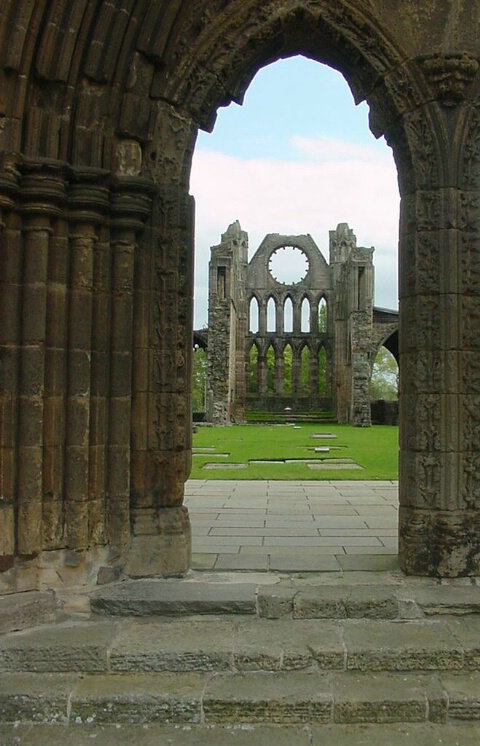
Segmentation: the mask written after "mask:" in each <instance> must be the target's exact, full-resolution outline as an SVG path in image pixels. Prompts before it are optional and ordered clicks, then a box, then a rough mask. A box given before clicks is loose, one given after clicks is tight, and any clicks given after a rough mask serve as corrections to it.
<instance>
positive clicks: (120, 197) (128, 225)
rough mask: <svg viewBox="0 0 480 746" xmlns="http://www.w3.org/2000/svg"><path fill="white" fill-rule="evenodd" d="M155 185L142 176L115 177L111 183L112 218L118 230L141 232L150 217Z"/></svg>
mask: <svg viewBox="0 0 480 746" xmlns="http://www.w3.org/2000/svg"><path fill="white" fill-rule="evenodd" d="M154 191H155V184H154V183H153V182H152V181H150V180H149V179H147V178H143V177H140V176H118V175H117V176H115V177H113V179H112V181H111V218H112V226H113V227H114V228H116V229H117V230H131V231H132V230H133V231H134V232H135V233H138V232H139V231H141V230H142V229H143V227H144V225H145V221H146V220H147V218H148V216H149V215H150V210H151V204H152V195H153V193H154Z"/></svg>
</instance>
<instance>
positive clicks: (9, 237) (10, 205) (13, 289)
mask: <svg viewBox="0 0 480 746" xmlns="http://www.w3.org/2000/svg"><path fill="white" fill-rule="evenodd" d="M18 177H19V174H17V173H15V172H14V171H7V170H2V173H0V320H1V321H0V495H1V502H0V525H1V526H2V530H1V532H0V572H3V571H5V570H8V569H9V568H10V567H12V565H13V562H14V554H15V500H16V454H15V448H16V430H17V416H18V398H17V397H18V387H19V381H18V374H19V345H20V308H21V263H20V262H19V261H18V260H19V241H18V238H19V231H18V226H15V222H18V220H16V218H15V215H14V209H15V198H16V195H17V192H18Z"/></svg>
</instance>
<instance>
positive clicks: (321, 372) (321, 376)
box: [318, 345, 327, 396]
mask: <svg viewBox="0 0 480 746" xmlns="http://www.w3.org/2000/svg"><path fill="white" fill-rule="evenodd" d="M318 393H319V395H320V396H326V395H327V351H326V349H325V346H324V345H320V349H319V351H318Z"/></svg>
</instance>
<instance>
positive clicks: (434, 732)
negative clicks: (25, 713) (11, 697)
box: [0, 723, 480, 746]
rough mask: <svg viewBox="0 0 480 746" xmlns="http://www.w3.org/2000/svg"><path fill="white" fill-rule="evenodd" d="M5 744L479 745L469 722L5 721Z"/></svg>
mask: <svg viewBox="0 0 480 746" xmlns="http://www.w3.org/2000/svg"><path fill="white" fill-rule="evenodd" d="M0 743H1V744H2V746H46V744H48V746H65V743H68V745H69V746H92V744H95V743H96V744H101V746H131V745H132V744H135V746H160V745H161V746H164V745H165V746H166V745H167V744H168V746H225V744H232V746H385V744H388V746H439V744H444V745H446V746H478V744H479V743H480V726H478V725H476V724H473V723H469V724H468V725H464V724H461V725H460V724H445V723H408V724H397V723H390V724H387V725H361V724H356V725H309V724H305V723H302V724H299V725H285V724H282V725H250V724H247V725H245V724H243V725H233V726H232V725H226V726H225V725H196V726H194V727H192V726H191V725H177V726H174V725H158V724H142V727H139V726H138V725H124V724H120V723H117V724H115V725H79V724H76V725H74V726H68V725H61V724H56V725H41V724H28V725H20V726H19V725H3V726H2V725H0Z"/></svg>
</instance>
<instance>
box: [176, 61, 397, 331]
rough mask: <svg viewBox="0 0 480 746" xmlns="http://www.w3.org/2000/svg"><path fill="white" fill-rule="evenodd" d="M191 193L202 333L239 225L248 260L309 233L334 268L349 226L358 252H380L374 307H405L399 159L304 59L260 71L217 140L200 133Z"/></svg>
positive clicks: (225, 116)
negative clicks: (339, 236)
mask: <svg viewBox="0 0 480 746" xmlns="http://www.w3.org/2000/svg"><path fill="white" fill-rule="evenodd" d="M190 191H191V193H192V194H193V195H194V196H195V200H196V239H195V244H196V249H195V250H196V261H195V322H194V325H195V328H197V329H198V328H200V327H202V326H206V325H207V319H208V315H207V314H208V310H207V306H208V289H207V284H208V261H209V258H210V247H211V246H213V245H215V244H218V243H219V242H220V239H221V234H222V233H224V232H225V230H226V229H227V227H228V226H229V225H230V223H233V222H234V221H235V220H239V221H240V224H241V226H242V228H243V230H245V231H247V233H248V235H249V256H250V258H251V257H252V256H253V254H254V253H255V251H256V250H257V248H258V246H259V245H260V243H261V241H262V239H263V238H264V236H265V235H266V234H267V233H284V234H288V235H297V234H303V233H310V234H311V236H312V237H313V239H314V241H315V242H316V244H317V246H318V247H319V248H320V250H321V251H322V253H323V254H324V256H325V258H326V259H327V261H328V250H329V249H328V232H329V230H332V229H334V228H336V226H337V225H338V223H348V224H349V226H350V228H352V229H353V231H354V233H355V234H356V236H357V244H358V245H359V246H374V247H375V254H374V263H375V305H377V306H382V307H386V308H397V305H398V303H397V243H398V209H399V196H398V186H397V175H396V170H395V164H394V161H393V156H392V153H391V150H390V148H389V147H388V146H387V145H386V143H385V142H384V140H383V139H382V140H378V141H377V140H375V138H374V137H373V135H372V134H371V132H370V130H369V129H368V107H367V106H366V104H361V105H360V106H357V107H355V105H354V102H353V98H352V95H351V93H350V89H349V88H348V85H347V84H346V82H345V80H344V78H343V77H342V76H341V75H340V74H339V73H338V72H336V71H335V70H332V69H330V68H328V67H326V66H324V65H319V64H318V63H314V62H311V61H309V60H306V59H304V58H302V57H295V58H293V59H290V60H283V61H281V62H277V63H275V64H274V65H270V66H268V67H266V68H263V69H262V70H260V72H259V73H257V75H256V77H255V78H254V80H253V82H252V83H251V85H250V87H249V89H248V91H247V94H246V96H245V102H244V104H243V106H237V105H235V104H231V105H230V106H229V107H228V108H225V109H220V110H219V113H218V119H217V123H216V125H215V129H214V131H213V133H212V134H206V133H204V132H201V133H200V134H199V138H198V141H197V146H196V149H195V155H194V159H193V166H192V175H191V185H190Z"/></svg>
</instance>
